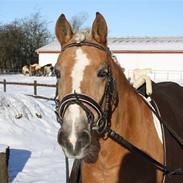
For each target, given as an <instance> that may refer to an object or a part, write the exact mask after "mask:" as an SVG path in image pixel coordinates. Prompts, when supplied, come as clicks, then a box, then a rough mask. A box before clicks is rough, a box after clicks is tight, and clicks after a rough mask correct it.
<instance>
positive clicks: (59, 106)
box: [55, 41, 183, 182]
mask: <svg viewBox="0 0 183 183" xmlns="http://www.w3.org/2000/svg"><path fill="white" fill-rule="evenodd" d="M82 46H91V47H95V48H98V49H100V50H102V51H105V52H106V53H107V54H108V55H109V56H110V57H112V54H111V51H110V50H109V48H108V47H103V46H101V45H99V44H96V43H92V42H86V41H84V42H80V43H70V44H67V45H65V46H64V47H63V48H62V51H64V50H66V49H67V48H71V47H82ZM114 89H115V88H114V79H113V77H112V71H111V68H110V66H108V76H107V81H106V85H105V90H104V94H103V96H102V98H101V101H100V102H99V103H97V102H96V101H95V100H94V99H93V98H91V97H89V96H87V95H83V94H78V93H76V92H74V93H72V94H69V95H66V96H65V97H63V99H62V100H61V101H60V100H57V99H55V103H56V111H55V113H56V115H57V121H58V122H59V123H60V124H61V125H62V123H63V118H64V114H65V111H66V109H67V108H68V107H69V106H70V105H72V104H77V105H79V106H80V107H81V108H82V109H83V110H84V111H85V113H86V116H87V118H88V122H89V126H90V130H91V131H96V132H97V133H98V134H99V135H107V137H110V138H111V139H113V140H114V141H116V142H117V143H119V144H120V145H122V146H124V147H125V148H127V149H128V150H129V151H130V152H133V153H136V154H138V155H140V156H141V157H142V158H144V159H146V160H147V161H149V162H150V163H151V164H152V165H153V166H154V167H155V168H157V169H158V170H160V171H162V172H163V173H164V175H183V171H182V169H176V170H173V171H172V170H171V169H170V168H169V167H167V166H166V165H163V164H162V163H160V162H158V161H156V160H155V159H154V158H152V157H151V156H149V155H148V154H147V153H145V152H143V151H142V150H140V149H139V148H138V147H136V146H135V145H133V144H131V143H130V142H128V141H127V140H126V139H124V138H123V137H122V136H120V135H119V134H117V133H116V132H115V131H113V130H112V129H111V128H110V123H109V122H110V117H111V115H112V112H113V111H112V107H113V105H117V102H115V100H114V96H113V92H114ZM57 94H58V93H57V92H56V97H57ZM56 97H55V98H56ZM147 105H148V104H147ZM89 107H90V108H92V109H93V110H94V111H95V112H96V114H97V116H98V118H97V119H96V120H95V117H94V116H95V115H94V114H93V112H92V111H91V109H90V108H89ZM150 109H151V108H150ZM151 110H152V109H151ZM152 111H153V110H152ZM153 112H154V111H153ZM155 114H156V116H157V117H158V119H161V117H160V116H158V115H157V113H155ZM160 121H162V120H160ZM177 141H178V139H177ZM66 177H67V178H66V180H67V182H69V172H68V159H67V157H66Z"/></svg>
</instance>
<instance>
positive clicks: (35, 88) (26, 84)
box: [0, 79, 56, 100]
mask: <svg viewBox="0 0 183 183" xmlns="http://www.w3.org/2000/svg"><path fill="white" fill-rule="evenodd" d="M0 84H2V85H3V91H4V92H7V85H17V86H33V89H34V94H33V95H31V94H28V96H32V97H35V98H41V99H47V100H54V99H53V98H48V97H44V96H39V95H37V93H38V92H37V91H38V87H49V88H56V85H55V84H43V83H38V82H37V81H36V80H35V81H34V82H33V83H25V82H9V81H6V79H4V80H3V81H0Z"/></svg>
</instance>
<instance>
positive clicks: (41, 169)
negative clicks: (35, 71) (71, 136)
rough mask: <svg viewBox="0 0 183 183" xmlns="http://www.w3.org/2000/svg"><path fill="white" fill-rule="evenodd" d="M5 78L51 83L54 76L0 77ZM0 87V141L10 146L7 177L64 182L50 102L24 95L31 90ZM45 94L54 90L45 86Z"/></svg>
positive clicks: (18, 181) (19, 181) (17, 182)
mask: <svg viewBox="0 0 183 183" xmlns="http://www.w3.org/2000/svg"><path fill="white" fill-rule="evenodd" d="M4 78H6V79H7V81H16V82H17V81H20V82H32V80H35V79H36V80H39V82H40V83H51V84H54V83H55V78H53V77H49V78H45V77H37V78H35V77H25V76H22V75H8V76H5V75H3V76H0V81H1V80H3V79H4ZM11 87H12V88H11V89H10V88H9V86H8V88H9V89H8V88H7V89H8V92H7V93H4V92H2V90H1V88H0V144H5V145H9V146H10V160H9V176H10V182H13V183H64V182H65V159H64V155H63V152H62V150H61V148H60V146H59V145H58V143H57V132H58V129H59V124H58V123H57V121H56V117H55V113H54V107H55V106H54V103H53V102H49V101H46V100H38V99H35V98H32V97H28V96H25V95H24V94H23V93H25V91H26V92H28V91H29V94H30V93H31V92H32V90H31V89H29V90H27V89H25V88H22V89H21V90H20V89H19V86H18V87H17V86H11ZM42 92H43V93H42V94H44V95H45V96H47V95H50V96H51V95H53V94H54V91H51V90H47V88H45V89H44V90H43V91H42Z"/></svg>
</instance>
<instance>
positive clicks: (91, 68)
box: [55, 13, 109, 159]
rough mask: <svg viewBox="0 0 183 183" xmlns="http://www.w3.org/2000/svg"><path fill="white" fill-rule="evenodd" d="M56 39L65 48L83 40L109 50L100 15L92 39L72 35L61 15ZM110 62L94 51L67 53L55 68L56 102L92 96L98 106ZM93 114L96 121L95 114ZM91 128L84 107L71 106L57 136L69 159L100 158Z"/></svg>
mask: <svg viewBox="0 0 183 183" xmlns="http://www.w3.org/2000/svg"><path fill="white" fill-rule="evenodd" d="M56 35H57V38H58V40H59V42H60V44H61V46H62V47H63V46H65V45H67V44H69V43H72V42H77V41H78V37H79V39H83V38H82V37H83V36H84V39H87V40H88V41H90V42H94V43H97V44H100V45H101V46H106V36H107V25H106V23H105V20H104V18H103V17H102V15H100V14H99V13H97V16H96V19H95V21H94V23H93V26H92V33H91V35H90V34H87V35H86V34H84V35H83V33H82V34H78V33H76V34H73V33H72V29H71V26H70V24H69V23H68V22H67V20H66V18H65V16H64V15H61V16H60V17H59V19H58V21H57V24H56ZM80 41H82V40H80ZM108 62H109V61H108V57H107V53H106V52H105V51H103V50H100V49H98V48H95V47H89V46H82V47H70V48H67V49H66V50H64V51H63V53H62V54H61V55H60V56H59V58H58V61H57V64H56V66H55V69H56V76H57V79H58V80H57V90H58V91H57V93H58V95H57V98H58V99H59V100H61V99H62V98H63V97H64V96H66V95H68V94H71V93H74V92H77V93H80V94H84V95H87V96H90V97H91V98H93V99H94V100H95V101H96V102H98V103H99V102H100V100H101V99H102V96H103V94H104V89H105V84H106V75H107V66H108V65H109V63H108ZM87 107H88V108H89V109H90V107H89V106H87ZM90 110H91V111H92V109H90ZM92 112H93V114H94V118H95V117H96V114H95V111H92ZM90 125H91V124H90V123H89V121H88V117H87V114H86V111H85V110H84V109H83V108H82V107H81V106H79V105H77V104H70V105H68V107H67V108H66V109H65V111H64V116H63V124H62V127H61V129H60V130H59V133H58V142H59V144H60V145H61V146H62V148H63V151H64V152H65V154H66V156H68V157H73V158H77V159H81V158H86V157H90V158H89V159H91V157H92V159H93V158H94V157H95V158H96V157H97V154H98V151H99V143H98V140H97V137H96V135H94V133H93V132H92V130H91V126H90ZM95 158H94V159H95Z"/></svg>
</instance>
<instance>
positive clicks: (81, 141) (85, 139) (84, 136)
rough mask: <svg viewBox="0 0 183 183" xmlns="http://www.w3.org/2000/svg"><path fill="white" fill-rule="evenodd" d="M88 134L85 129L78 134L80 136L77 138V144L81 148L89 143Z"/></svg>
mask: <svg viewBox="0 0 183 183" xmlns="http://www.w3.org/2000/svg"><path fill="white" fill-rule="evenodd" d="M90 139H91V138H90V134H89V132H87V131H84V132H82V133H81V134H80V136H79V139H78V144H79V146H80V147H81V148H83V147H85V148H86V147H87V146H89V145H90Z"/></svg>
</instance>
